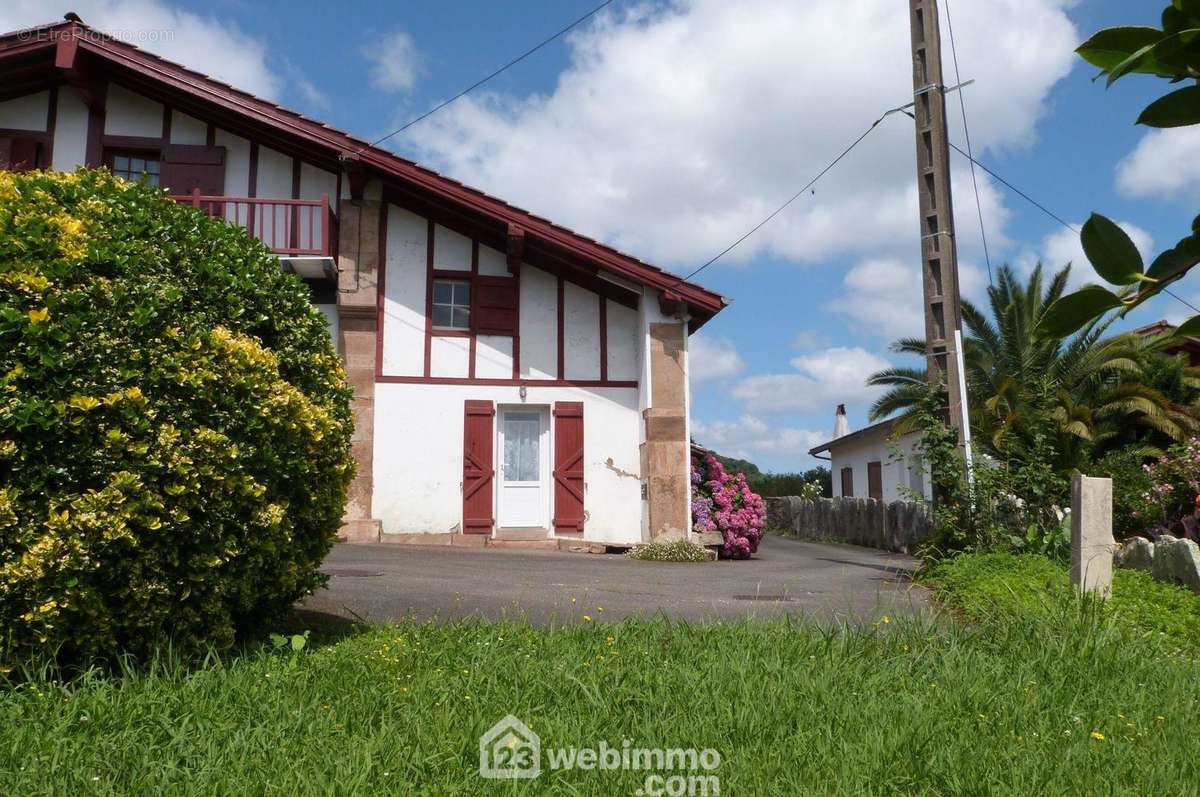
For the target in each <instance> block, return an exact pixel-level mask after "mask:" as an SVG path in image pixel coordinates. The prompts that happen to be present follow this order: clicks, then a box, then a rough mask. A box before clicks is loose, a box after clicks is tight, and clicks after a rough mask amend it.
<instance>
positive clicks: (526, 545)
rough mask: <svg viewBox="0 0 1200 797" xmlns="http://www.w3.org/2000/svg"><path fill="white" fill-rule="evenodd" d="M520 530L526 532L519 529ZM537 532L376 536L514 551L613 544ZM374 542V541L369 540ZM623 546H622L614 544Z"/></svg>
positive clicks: (604, 548)
mask: <svg viewBox="0 0 1200 797" xmlns="http://www.w3.org/2000/svg"><path fill="white" fill-rule="evenodd" d="M504 531H506V532H511V531H513V530H512V529H508V530H504ZM520 531H527V530H525V529H521V530H520ZM535 531H540V532H541V536H538V537H536V538H534V539H513V538H511V537H508V536H505V537H500V538H496V537H489V536H488V535H486V534H458V533H454V532H448V533H444V534H393V533H389V532H384V533H383V534H382V535H380V538H379V542H382V543H385V544H388V545H449V546H454V547H462V548H485V547H486V548H507V549H509V550H518V551H566V552H569V553H607V552H608V551H609V550H612V549H614V546H611V545H607V544H605V543H601V542H593V541H590V540H583V539H572V538H562V537H559V538H554V537H549V538H548V537H546V536H544V535H545V533H546V532H545V530H544V529H535ZM371 542H374V540H371ZM617 547H623V546H617Z"/></svg>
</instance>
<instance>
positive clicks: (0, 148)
mask: <svg viewBox="0 0 1200 797" xmlns="http://www.w3.org/2000/svg"><path fill="white" fill-rule="evenodd" d="M42 149H43V147H42V144H41V142H39V141H38V140H37V139H36V138H23V137H20V136H15V137H12V138H0V169H5V170H7V171H10V172H28V171H32V170H33V169H37V168H39V167H43V166H48V165H49V164H46V163H41V162H40V158H41V155H42Z"/></svg>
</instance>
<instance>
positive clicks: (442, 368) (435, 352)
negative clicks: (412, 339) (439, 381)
mask: <svg viewBox="0 0 1200 797" xmlns="http://www.w3.org/2000/svg"><path fill="white" fill-rule="evenodd" d="M470 366H471V339H470V338H464V337H458V336H455V337H438V336H437V335H434V336H433V340H432V341H431V345H430V347H429V374H430V376H453V377H464V378H465V377H466V376H468V375H469V373H470Z"/></svg>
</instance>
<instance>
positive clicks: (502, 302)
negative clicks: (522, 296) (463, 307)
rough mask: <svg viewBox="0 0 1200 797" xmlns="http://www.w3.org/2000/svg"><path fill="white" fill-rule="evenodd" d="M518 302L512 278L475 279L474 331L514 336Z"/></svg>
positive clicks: (478, 277)
mask: <svg viewBox="0 0 1200 797" xmlns="http://www.w3.org/2000/svg"><path fill="white" fill-rule="evenodd" d="M518 302H519V297H518V293H517V281H516V280H515V279H513V278H512V277H488V276H477V277H475V325H474V326H475V331H476V332H478V333H480V334H482V335H516V334H517V304H518Z"/></svg>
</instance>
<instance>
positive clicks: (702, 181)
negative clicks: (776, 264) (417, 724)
mask: <svg viewBox="0 0 1200 797" xmlns="http://www.w3.org/2000/svg"><path fill="white" fill-rule="evenodd" d="M1070 4H1071V0H995V1H994V2H988V3H965V4H962V5H961V8H959V9H956V11H957V14H956V18H955V23H956V26H955V33H956V34H957V36H958V40H959V45H960V47H959V51H960V53H963V54H966V55H965V57H964V58H963V63H962V67H963V70H964V75H966V76H969V77H972V78H975V80H976V81H977V82H976V83H975V84H974V85H972V86H971V87H970V88H968V89H967V91H968V95H967V101H968V103H969V109H970V111H971V115H972V119H973V126H974V136H973V138H974V143H975V144H976V147H977V150H978V151H979V152H984V151H988V150H992V151H995V150H997V149H1001V148H1007V147H1019V146H1025V145H1028V144H1029V143H1030V142H1031V141H1032V138H1033V130H1034V124H1035V122H1036V121H1037V119H1038V118H1039V116H1040V115H1041V114H1042V113H1043V111H1044V106H1045V98H1046V95H1047V92H1048V90H1049V89H1050V87H1051V86H1052V85H1053V84H1054V83H1055V82H1056V81H1057V80H1059V79H1060V78H1062V77H1063V76H1065V75H1066V74H1067V72H1068V71H1069V70H1070V68H1071V66H1072V65H1073V63H1074V61H1075V57H1074V55H1073V54H1072V49H1073V47H1074V46H1075V44H1076V43H1077V42H1078V40H1079V35H1078V33H1077V31H1076V30H1075V28H1074V27H1073V25H1072V24H1071V22H1070V20H1069V19H1068V18H1067V16H1066V14H1065V13H1064V8H1066V7H1067V6H1069V5H1070ZM1014 19H1020V20H1021V24H1020V25H1019V26H1018V25H1014V24H1012V20H1014ZM848 32H853V35H848ZM568 41H569V44H570V58H571V62H570V66H569V67H568V68H567V70H566V71H564V72H563V73H562V74H561V75H560V76H559V80H558V82H557V85H556V86H555V87H554V89H553V90H552V91H551V92H549V93H548V94H544V95H541V94H536V95H530V96H523V97H514V96H509V95H497V94H490V95H487V94H485V95H481V96H473V97H468V98H465V99H464V100H460V101H459V102H457V103H455V104H454V105H453V106H451V107H449V108H447V109H446V111H444V112H442V113H439V114H438V115H436V116H435V117H431V118H430V119H429V120H428V121H426V122H423V123H422V124H420V125H418V126H416V127H414V128H413V129H412V131H411V132H410V135H409V137H408V138H407V139H406V142H407V146H409V147H411V148H412V149H413V150H415V153H414V154H416V155H417V156H419V157H421V158H423V159H428V160H430V161H432V162H433V163H435V164H436V165H437V166H439V167H440V168H442V169H444V170H445V171H447V172H449V173H450V174H452V175H454V176H455V177H458V178H461V179H464V180H466V181H468V182H471V183H474V184H477V185H479V186H481V187H483V188H485V189H488V190H490V191H493V192H495V193H497V194H499V195H501V196H505V197H506V198H509V199H511V200H512V201H514V202H516V203H518V204H522V205H524V206H526V207H529V208H532V209H534V210H536V211H538V212H540V213H544V214H546V215H549V216H551V217H553V218H555V219H557V220H560V221H562V222H564V223H566V224H569V225H571V226H574V227H576V228H577V229H580V230H583V231H585V232H587V233H589V234H591V235H595V236H598V237H600V238H602V239H605V240H607V241H609V242H611V243H614V244H616V245H618V246H621V247H623V248H626V249H628V250H630V251H633V252H635V253H638V254H641V255H643V256H646V257H649V258H652V259H654V260H656V261H660V262H664V263H668V264H682V263H686V262H693V261H695V260H700V259H707V258H708V257H709V256H711V255H712V254H713V253H714V252H716V251H719V250H720V249H722V248H723V247H724V246H725V245H727V244H728V243H729V242H730V241H731V240H733V239H735V238H736V237H738V236H739V235H740V234H742V233H743V232H744V231H745V230H747V229H748V228H749V227H751V226H752V225H753V224H754V223H756V222H758V221H759V220H760V219H762V218H763V217H764V216H765V215H766V214H767V213H769V212H770V211H771V210H773V209H774V208H775V207H776V206H777V205H778V204H779V203H780V202H781V201H782V200H783V199H785V198H786V197H788V196H790V195H791V194H792V193H793V192H794V191H795V190H796V189H797V188H798V187H799V186H801V185H803V184H804V183H805V182H807V181H808V179H809V178H811V177H812V176H813V175H814V174H815V173H816V172H817V171H819V170H820V168H821V167H823V166H824V165H825V164H826V163H828V161H829V160H831V159H832V158H833V157H834V156H835V155H836V154H837V153H838V152H839V151H840V150H841V149H842V147H843V146H845V144H846V143H848V142H849V141H851V140H852V139H853V138H855V137H856V136H857V135H859V134H860V133H861V132H862V130H863V129H865V127H866V126H867V125H868V124H869V123H870V122H871V121H872V120H873V119H874V118H875V117H876V116H877V115H878V114H879V113H880V112H882V111H883V110H884V109H886V108H890V107H892V106H895V105H897V104H898V103H902V102H904V101H905V98H906V97H910V96H911V94H912V85H911V77H910V71H909V68H908V64H909V63H910V61H911V56H910V53H909V28H908V20H907V13H906V6H905V5H904V4H903V3H896V2H894V0H870V1H869V2H868V0H861V1H860V2H855V3H846V2H842V0H810V1H809V2H805V3H796V2H794V0H747V1H746V2H740V3H728V2H724V1H723V0H690V1H688V2H678V3H673V4H670V5H668V6H666V7H665V8H664V7H660V6H651V5H650V4H634V5H632V6H627V7H626V8H625V9H624V10H623V12H620V13H618V12H610V13H606V14H602V15H601V16H599V17H598V18H597V21H596V22H595V24H593V25H591V26H590V27H588V28H587V29H585V30H582V31H579V32H577V33H575V34H574V35H572V36H571V37H570V38H569V40H568ZM972 53H977V54H979V55H976V56H972V55H971V54H972ZM951 116H952V117H956V116H957V115H956V114H952V115H951ZM952 124H953V122H952ZM961 138H962V137H961V134H956V139H957V140H960V141H961ZM914 149H915V148H914V143H913V133H912V123H911V122H910V121H909V120H908V119H907V118H906V117H903V116H899V115H894V116H892V117H890V118H889V119H888V120H886V121H885V122H883V123H882V124H881V125H880V126H879V127H878V128H877V129H876V131H875V132H874V133H873V134H872V135H871V136H870V137H868V138H867V139H866V140H865V141H864V142H863V144H862V145H861V146H860V148H859V149H858V150H856V151H855V152H854V153H852V154H851V155H850V156H849V157H848V158H847V159H846V160H845V161H843V163H841V164H840V165H839V166H838V167H837V168H836V170H835V171H834V172H832V173H831V174H830V175H829V176H828V177H827V178H826V179H825V180H823V181H822V182H821V183H820V184H819V185H818V186H817V188H816V194H815V196H814V195H806V196H804V197H801V198H800V199H799V200H797V202H796V203H795V204H794V205H793V206H792V207H790V208H789V209H788V210H787V211H785V212H784V213H782V214H781V215H780V216H779V217H777V218H776V219H775V220H774V221H772V222H771V223H770V224H769V225H767V226H766V227H764V228H763V229H762V230H760V231H759V232H758V233H756V234H755V235H754V236H753V237H752V238H750V239H749V240H747V241H746V242H745V243H744V244H743V245H742V246H741V247H740V248H739V249H737V250H735V252H734V253H733V255H731V258H730V259H731V260H733V261H734V262H737V261H741V262H745V261H747V260H748V259H749V258H750V257H752V256H754V255H756V254H762V253H769V254H774V255H778V256H781V257H783V258H787V259H792V260H798V261H806V262H810V263H820V262H822V261H823V260H824V259H826V258H828V257H829V256H830V255H832V254H836V253H846V252H849V253H857V254H860V255H863V256H873V255H876V254H878V253H879V251H881V250H882V251H887V252H891V253H894V250H895V242H896V241H897V240H912V239H914V238H915V236H916V230H917V221H916V209H915V208H916V205H915V190H914V189H913V187H912V186H913V183H914V174H915V168H914V165H913V158H914ZM531 169H536V175H537V178H536V179H530V173H531ZM959 171H961V170H959ZM956 179H958V178H957V177H956ZM981 189H982V191H983V193H984V202H985V205H986V207H985V211H986V212H987V218H989V224H990V225H993V226H994V227H996V228H997V229H996V230H995V232H996V234H997V235H999V234H1000V232H1001V230H1000V229H999V228H1000V226H1001V225H1002V223H1003V221H1004V218H1003V215H1002V213H1001V211H1002V208H1003V206H1002V203H1001V199H1000V198H999V196H998V195H996V194H995V192H994V191H992V190H991V185H990V183H989V182H988V181H987V180H984V182H983V184H982V185H981ZM960 196H962V194H961V193H960ZM959 204H960V206H963V207H964V209H965V210H966V211H968V212H970V216H965V215H964V221H963V222H962V225H963V226H962V229H963V230H964V232H963V233H961V234H960V238H962V239H963V240H964V242H966V241H971V240H973V239H975V238H977V236H976V235H975V234H974V233H973V232H971V233H970V234H968V233H967V232H966V230H973V229H974V221H973V218H971V217H973V215H974V212H973V210H974V209H973V208H972V207H971V203H969V202H965V201H962V200H960V202H959ZM967 222H971V226H970V227H968V226H966V225H967ZM967 245H968V244H966V243H964V246H967Z"/></svg>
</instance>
